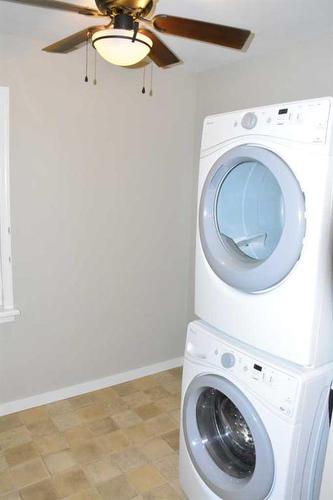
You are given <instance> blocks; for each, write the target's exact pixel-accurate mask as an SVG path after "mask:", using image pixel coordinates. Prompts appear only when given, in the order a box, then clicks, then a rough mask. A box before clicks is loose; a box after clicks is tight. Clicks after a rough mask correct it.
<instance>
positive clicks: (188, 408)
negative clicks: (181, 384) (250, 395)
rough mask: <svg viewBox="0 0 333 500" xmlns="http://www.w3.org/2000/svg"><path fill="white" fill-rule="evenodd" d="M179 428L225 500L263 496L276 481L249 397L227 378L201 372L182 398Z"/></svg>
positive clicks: (198, 466) (268, 447) (202, 470)
mask: <svg viewBox="0 0 333 500" xmlns="http://www.w3.org/2000/svg"><path fill="white" fill-rule="evenodd" d="M183 431H184V436H185V442H186V446H187V450H188V452H189V454H190V457H191V460H192V463H193V465H194V467H195V469H196V470H197V472H198V474H199V475H200V477H201V478H202V480H203V481H204V482H205V483H206V484H207V486H208V487H209V488H210V489H211V490H212V491H213V492H214V493H215V494H216V495H217V496H219V497H220V498H223V500H250V499H251V500H263V499H264V498H266V497H267V495H268V494H269V492H270V489H271V487H272V484H273V480H274V457H273V450H272V445H271V442H270V439H269V436H268V434H267V431H266V429H265V427H264V424H263V423H262V421H261V419H260V417H259V415H258V413H257V412H256V410H255V408H254V407H253V405H252V404H251V403H250V402H249V400H248V399H247V397H246V396H245V395H244V394H243V393H242V392H241V391H240V390H239V389H238V388H237V387H236V386H235V385H234V384H232V383H231V382H230V381H229V380H227V379H225V378H223V377H219V376H217V375H201V376H198V377H196V378H195V379H193V381H192V382H191V384H190V385H189V387H188V389H187V391H186V394H185V398H184V403H183Z"/></svg>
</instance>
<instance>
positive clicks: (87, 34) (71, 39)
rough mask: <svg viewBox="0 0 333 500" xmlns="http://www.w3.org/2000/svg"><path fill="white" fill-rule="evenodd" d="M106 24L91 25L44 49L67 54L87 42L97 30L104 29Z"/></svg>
mask: <svg viewBox="0 0 333 500" xmlns="http://www.w3.org/2000/svg"><path fill="white" fill-rule="evenodd" d="M104 29H105V26H91V27H90V28H86V29H85V30H82V31H78V32H77V33H74V34H73V35H70V36H67V37H66V38H63V39H62V40H59V41H58V42H55V43H53V44H52V45H49V46H48V47H45V48H44V49H43V50H44V51H45V52H54V53H57V54H66V53H67V52H71V51H72V50H75V49H78V48H79V46H80V45H82V44H83V43H84V42H86V41H87V40H88V39H89V38H91V37H92V35H93V34H94V33H95V32H96V31H101V30H104Z"/></svg>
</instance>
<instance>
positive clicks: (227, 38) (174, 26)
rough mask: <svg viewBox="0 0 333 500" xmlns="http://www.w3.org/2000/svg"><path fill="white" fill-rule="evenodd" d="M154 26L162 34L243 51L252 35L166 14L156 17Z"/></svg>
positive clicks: (218, 25)
mask: <svg viewBox="0 0 333 500" xmlns="http://www.w3.org/2000/svg"><path fill="white" fill-rule="evenodd" d="M153 26H154V28H155V29H157V31H160V32H161V33H168V34H169V35H177V36H182V37H184V38H191V39H193V40H199V41H201V42H208V43H215V44H216V45H223V46H225V47H231V48H233V49H242V48H243V47H244V46H245V45H246V42H247V40H248V38H249V37H250V35H251V31H249V30H243V29H239V28H233V27H231V26H223V25H222V24H213V23H206V22H204V21H197V20H195V19H186V18H183V17H175V16H168V15H165V14H161V15H158V16H155V17H154V19H153Z"/></svg>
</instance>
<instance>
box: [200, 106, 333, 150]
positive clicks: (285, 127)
mask: <svg viewBox="0 0 333 500" xmlns="http://www.w3.org/2000/svg"><path fill="white" fill-rule="evenodd" d="M330 108H331V101H330V100H329V99H328V98H322V99H309V100H307V101H300V102H294V103H290V104H286V105H280V106H279V105H277V106H263V107H261V108H257V109H254V110H247V111H243V112H241V111H235V112H232V113H224V114H221V115H214V116H211V117H208V118H207V119H206V120H205V124H204V130H203V138H202V149H206V148H209V147H212V146H214V145H217V144H220V143H221V142H223V141H225V140H226V139H232V138H233V137H238V136H242V135H247V134H258V135H265V136H271V137H276V138H284V139H287V140H291V141H294V142H301V143H309V144H325V143H326V137H327V129H328V125H329V116H330Z"/></svg>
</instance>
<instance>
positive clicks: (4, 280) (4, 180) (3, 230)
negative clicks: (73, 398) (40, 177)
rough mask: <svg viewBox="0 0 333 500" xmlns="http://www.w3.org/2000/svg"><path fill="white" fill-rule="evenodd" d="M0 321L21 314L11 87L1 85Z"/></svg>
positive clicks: (12, 318)
mask: <svg viewBox="0 0 333 500" xmlns="http://www.w3.org/2000/svg"><path fill="white" fill-rule="evenodd" d="M0 255H1V279H0V297H1V299H2V300H1V304H0V323H3V322H8V321H12V320H14V319H15V317H16V316H17V315H18V314H19V311H18V310H17V309H15V307H14V297H13V273H12V252H11V225H10V178H9V89H8V88H7V87H0Z"/></svg>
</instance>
